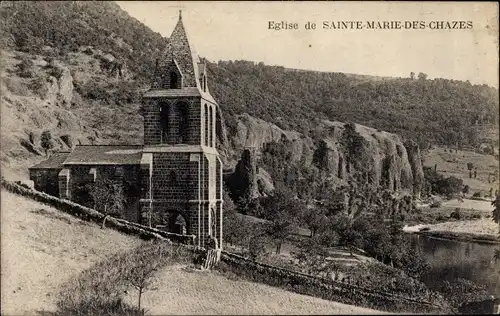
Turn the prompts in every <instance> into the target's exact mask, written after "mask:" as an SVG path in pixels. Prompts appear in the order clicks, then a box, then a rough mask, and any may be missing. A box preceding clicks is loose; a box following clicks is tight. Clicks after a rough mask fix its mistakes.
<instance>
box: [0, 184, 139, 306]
mask: <svg viewBox="0 0 500 316" xmlns="http://www.w3.org/2000/svg"><path fill="white" fill-rule="evenodd" d="M142 242H143V241H141V240H140V239H138V238H134V237H131V236H127V235H124V234H121V233H119V232H116V231H113V230H110V229H104V230H103V229H100V227H99V226H98V225H95V224H92V223H89V222H85V221H82V220H80V219H77V218H75V217H72V216H70V215H68V214H65V213H62V212H60V211H58V210H56V209H54V208H51V207H49V206H47V205H44V204H41V203H38V202H35V201H32V200H29V199H26V198H23V197H21V196H18V195H15V194H12V193H10V192H7V191H5V190H3V189H2V190H1V249H2V261H1V272H2V282H1V292H2V299H1V306H2V315H25V314H33V313H35V312H37V311H50V312H53V311H55V310H56V305H55V300H56V294H57V292H58V291H59V288H60V286H61V285H62V284H63V283H65V282H67V281H68V280H69V279H71V278H74V277H75V276H77V275H78V274H79V273H81V272H82V271H84V270H85V269H88V268H89V267H90V266H92V264H95V263H96V262H99V261H102V260H104V259H106V258H107V257H109V256H111V255H113V254H116V253H118V252H120V251H127V250H129V249H133V248H134V247H136V246H138V245H140V244H141V243H142Z"/></svg>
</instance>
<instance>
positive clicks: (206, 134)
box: [205, 104, 208, 146]
mask: <svg viewBox="0 0 500 316" xmlns="http://www.w3.org/2000/svg"><path fill="white" fill-rule="evenodd" d="M205 146H208V106H207V105H206V104H205Z"/></svg>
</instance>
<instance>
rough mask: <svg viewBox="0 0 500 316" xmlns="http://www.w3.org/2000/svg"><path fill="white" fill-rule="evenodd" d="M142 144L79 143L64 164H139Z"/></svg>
mask: <svg viewBox="0 0 500 316" xmlns="http://www.w3.org/2000/svg"><path fill="white" fill-rule="evenodd" d="M142 148H143V146H142V145H77V146H76V147H75V148H74V149H73V151H72V152H71V153H70V154H69V155H68V157H67V158H66V160H65V161H64V163H63V164H64V165H138V164H140V162H141V157H142Z"/></svg>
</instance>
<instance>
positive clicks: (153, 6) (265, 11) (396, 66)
mask: <svg viewBox="0 0 500 316" xmlns="http://www.w3.org/2000/svg"><path fill="white" fill-rule="evenodd" d="M117 3H118V5H120V7H121V8H122V9H124V10H125V11H127V12H128V13H129V14H130V15H131V16H133V17H134V18H136V19H138V20H139V21H141V22H143V23H144V24H145V25H147V26H148V27H150V28H151V29H152V30H153V31H155V32H158V33H160V34H161V35H163V36H165V37H169V36H170V33H171V32H172V30H173V28H174V26H175V24H176V23H177V20H178V18H179V10H182V19H183V22H184V26H185V28H186V31H187V33H188V35H189V37H190V40H191V45H194V47H195V49H196V51H197V53H198V55H200V56H201V57H205V58H207V59H208V60H210V61H213V62H217V61H219V60H248V61H254V62H264V63H265V64H266V65H280V66H284V67H287V68H298V69H309V70H320V71H332V72H345V73H355V74H366V75H376V76H390V77H409V76H410V73H411V72H414V73H416V74H418V73H419V72H423V73H426V74H427V75H428V78H429V79H432V78H447V79H457V80H469V81H470V82H471V83H473V84H483V83H486V84H488V85H492V86H495V87H498V80H499V79H498V76H499V75H498V34H499V33H498V4H497V3H495V2H479V3H473V2H378V1H377V2H375V1H373V2H372V1H370V2H361V1H359V2H357V1H356V2H355V1H352V2H347V1H346V2H315V1H312V2H246V1H241V2H229V1H221V2H218V1H206V2H196V1H195V2H189V1H182V2H177V1H158V2H155V1H129V2H127V1H124V2H121V1H118V2H117ZM270 21H274V22H275V23H276V24H278V23H279V24H281V21H285V23H289V24H290V23H292V24H293V23H297V25H298V29H297V30H294V29H289V30H275V29H270V28H269V23H270ZM324 21H326V22H328V23H329V25H331V23H332V22H333V23H338V21H360V23H361V24H362V26H363V29H345V28H344V29H338V28H337V29H323V28H322V24H323V22H324ZM368 21H370V23H372V22H371V21H374V22H375V23H378V22H381V23H383V22H384V21H386V22H390V21H400V23H403V25H404V23H405V22H407V23H409V22H412V21H419V22H417V23H420V22H421V23H423V24H424V25H425V29H415V28H412V29H376V30H375V29H367V26H368V24H367V23H368ZM436 21H444V22H445V23H446V22H449V23H450V24H449V25H450V26H451V27H453V26H455V27H459V26H460V23H458V22H459V21H464V22H463V24H464V26H465V27H467V26H466V25H467V23H468V22H467V21H471V22H472V23H471V24H472V28H466V29H435V27H436V26H437V25H438V24H437V23H436ZM454 21H457V23H454ZM307 22H312V23H316V25H317V26H316V29H314V30H306V29H305V24H306V23H307ZM394 23H395V22H393V25H394ZM431 27H433V28H434V29H431Z"/></svg>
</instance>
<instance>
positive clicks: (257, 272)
mask: <svg viewBox="0 0 500 316" xmlns="http://www.w3.org/2000/svg"><path fill="white" fill-rule="evenodd" d="M218 269H220V270H222V271H229V272H233V273H235V274H237V275H239V276H242V277H244V278H246V279H248V280H251V281H256V282H259V283H265V284H268V285H271V286H276V287H280V288H283V289H285V290H288V291H292V292H296V293H299V294H305V295H310V296H315V297H319V298H322V299H326V300H331V301H336V302H341V303H344V304H351V305H357V306H363V307H368V308H374V309H378V310H386V311H391V312H415V313H446V312H447V311H446V310H445V309H444V307H442V306H439V305H437V304H432V303H430V302H426V301H418V300H414V299H411V298H406V297H402V296H398V295H393V294H390V293H384V292H378V291H374V290H370V289H365V288H361V287H358V286H354V285H350V284H345V283H341V282H336V281H333V280H331V281H330V280H326V279H319V278H316V277H313V276H310V275H307V274H303V273H299V272H295V271H291V270H287V269H283V268H278V267H274V266H270V265H266V264H263V263H258V262H254V261H251V260H249V259H246V258H244V257H241V256H238V255H235V254H232V253H228V252H225V251H223V252H222V254H221V265H219V267H218Z"/></svg>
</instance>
